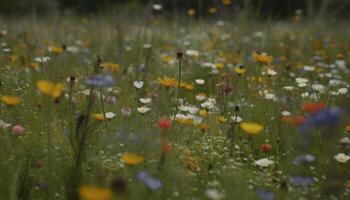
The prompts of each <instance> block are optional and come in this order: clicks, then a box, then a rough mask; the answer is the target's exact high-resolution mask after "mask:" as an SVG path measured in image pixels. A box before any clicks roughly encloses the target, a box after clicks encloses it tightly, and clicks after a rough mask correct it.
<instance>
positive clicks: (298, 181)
mask: <svg viewBox="0 0 350 200" xmlns="http://www.w3.org/2000/svg"><path fill="white" fill-rule="evenodd" d="M289 182H290V183H291V184H293V185H296V186H302V187H305V186H308V185H312V184H313V183H314V179H313V177H310V176H293V177H289Z"/></svg>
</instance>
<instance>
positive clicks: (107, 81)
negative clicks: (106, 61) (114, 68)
mask: <svg viewBox="0 0 350 200" xmlns="http://www.w3.org/2000/svg"><path fill="white" fill-rule="evenodd" d="M86 84H87V85H92V86H98V87H112V86H113V85H114V79H113V77H112V76H111V75H109V74H107V75H96V76H92V77H90V78H89V79H88V80H86Z"/></svg>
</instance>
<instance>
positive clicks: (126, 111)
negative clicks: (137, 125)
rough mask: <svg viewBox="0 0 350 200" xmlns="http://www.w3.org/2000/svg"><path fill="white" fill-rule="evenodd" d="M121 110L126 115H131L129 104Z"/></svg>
mask: <svg viewBox="0 0 350 200" xmlns="http://www.w3.org/2000/svg"><path fill="white" fill-rule="evenodd" d="M121 112H122V115H123V116H124V117H129V116H130V115H131V108H130V107H129V106H125V107H123V108H122V109H121Z"/></svg>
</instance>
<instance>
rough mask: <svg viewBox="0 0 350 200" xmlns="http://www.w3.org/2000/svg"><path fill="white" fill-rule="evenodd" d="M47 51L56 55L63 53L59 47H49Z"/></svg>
mask: <svg viewBox="0 0 350 200" xmlns="http://www.w3.org/2000/svg"><path fill="white" fill-rule="evenodd" d="M49 51H50V52H52V53H53V54H57V55H58V54H60V53H62V52H63V48H62V47H59V46H49Z"/></svg>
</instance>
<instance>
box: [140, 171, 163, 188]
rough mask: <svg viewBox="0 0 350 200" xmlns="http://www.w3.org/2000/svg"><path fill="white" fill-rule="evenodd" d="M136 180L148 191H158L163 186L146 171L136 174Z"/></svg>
mask: <svg viewBox="0 0 350 200" xmlns="http://www.w3.org/2000/svg"><path fill="white" fill-rule="evenodd" d="M136 179H137V180H139V181H140V182H142V183H143V184H144V185H145V186H146V187H147V188H148V189H150V190H158V189H160V188H161V187H162V186H163V184H162V182H161V181H160V180H159V179H156V178H153V177H152V176H151V175H150V174H149V173H148V172H146V171H141V172H138V173H137V174H136Z"/></svg>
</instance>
